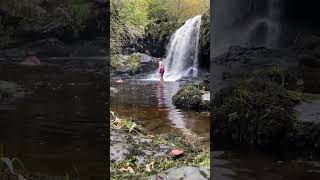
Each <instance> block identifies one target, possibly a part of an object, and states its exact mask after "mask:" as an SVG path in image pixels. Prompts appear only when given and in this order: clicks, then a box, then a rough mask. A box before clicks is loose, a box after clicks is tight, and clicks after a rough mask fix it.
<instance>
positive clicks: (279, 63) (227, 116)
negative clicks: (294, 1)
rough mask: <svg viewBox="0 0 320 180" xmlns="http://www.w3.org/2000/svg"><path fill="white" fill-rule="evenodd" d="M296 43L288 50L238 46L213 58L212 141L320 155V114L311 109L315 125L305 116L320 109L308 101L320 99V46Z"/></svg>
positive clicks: (307, 41) (305, 41)
mask: <svg viewBox="0 0 320 180" xmlns="http://www.w3.org/2000/svg"><path fill="white" fill-rule="evenodd" d="M297 41H299V42H300V43H296V45H294V46H292V47H290V48H285V49H267V48H244V47H240V46H234V47H231V48H230V49H229V51H228V52H226V53H225V54H223V55H221V56H219V57H216V58H214V61H213V66H214V67H213V77H214V78H213V79H212V86H211V88H212V90H213V92H214V94H213V98H212V100H213V103H212V109H211V111H212V116H211V118H212V124H214V126H212V128H213V131H212V132H213V134H214V135H213V136H212V137H214V138H215V139H214V140H213V141H216V142H220V143H222V144H223V143H227V142H228V143H229V142H232V143H233V144H234V143H235V144H246V145H254V146H258V147H263V148H268V149H269V148H271V149H273V148H279V147H287V148H288V147H290V148H291V150H294V151H296V150H297V151H299V152H303V150H305V149H308V150H311V151H316V152H320V151H319V146H318V142H319V135H318V133H317V132H319V128H318V127H319V122H318V121H316V120H315V119H317V114H319V110H315V108H312V110H310V111H312V112H309V115H310V113H311V114H313V117H312V119H313V120H312V122H310V118H307V117H308V116H306V112H305V109H306V107H313V106H314V104H317V103H316V101H317V100H316V99H310V98H306V96H310V95H308V94H309V93H312V94H314V95H313V96H316V94H320V91H319V85H320V82H318V78H317V75H319V72H320V71H319V66H318V64H319V63H318V58H319V56H318V55H317V48H318V47H320V43H319V42H320V41H319V40H318V38H317V37H313V38H310V39H307V38H303V39H301V40H297ZM307 102H309V104H308V103H307ZM297 107H299V108H297ZM318 109H319V108H318ZM217 144H219V143H217Z"/></svg>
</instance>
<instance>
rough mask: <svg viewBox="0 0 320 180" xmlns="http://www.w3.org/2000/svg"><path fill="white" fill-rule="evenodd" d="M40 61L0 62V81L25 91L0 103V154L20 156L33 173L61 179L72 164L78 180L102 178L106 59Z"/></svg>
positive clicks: (105, 105) (105, 110)
mask: <svg viewBox="0 0 320 180" xmlns="http://www.w3.org/2000/svg"><path fill="white" fill-rule="evenodd" d="M42 63H43V64H42V65H40V66H21V65H17V64H15V63H1V64H0V80H4V81H10V82H15V83H17V84H18V85H21V86H22V87H23V88H25V89H27V90H28V93H27V94H26V95H25V96H24V97H22V98H19V99H16V100H15V101H7V102H6V101H1V102H0V143H1V144H3V145H4V149H5V153H4V156H6V157H9V158H14V157H16V158H19V159H20V160H21V161H22V162H23V164H24V166H25V167H26V169H28V170H31V171H32V172H35V173H41V174H47V175H52V176H58V175H59V176H65V174H66V173H69V174H70V173H72V172H75V171H74V166H76V167H77V168H78V170H79V174H81V177H96V178H97V177H100V178H102V177H105V170H106V168H105V166H103V164H105V163H106V162H105V159H104V158H103V157H105V149H106V135H105V133H106V123H105V119H106V117H107V109H106V107H107V94H106V92H107V91H106V89H107V87H108V80H107V77H108V76H106V75H105V74H108V73H107V72H103V71H104V70H105V69H106V68H105V66H106V59H103V58H93V59H90V58H82V59H81V58H80V59H76V58H74V59H48V60H47V61H45V60H43V61H42ZM44 164H45V166H44ZM102 179H103V178H102Z"/></svg>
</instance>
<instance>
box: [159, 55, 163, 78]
mask: <svg viewBox="0 0 320 180" xmlns="http://www.w3.org/2000/svg"><path fill="white" fill-rule="evenodd" d="M158 61H159V71H160V81H161V82H163V74H164V64H163V62H162V60H161V59H160V58H158Z"/></svg>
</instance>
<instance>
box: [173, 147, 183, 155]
mask: <svg viewBox="0 0 320 180" xmlns="http://www.w3.org/2000/svg"><path fill="white" fill-rule="evenodd" d="M171 153H172V154H173V155H174V156H179V155H181V154H183V151H182V150H180V149H178V148H174V149H172V150H171Z"/></svg>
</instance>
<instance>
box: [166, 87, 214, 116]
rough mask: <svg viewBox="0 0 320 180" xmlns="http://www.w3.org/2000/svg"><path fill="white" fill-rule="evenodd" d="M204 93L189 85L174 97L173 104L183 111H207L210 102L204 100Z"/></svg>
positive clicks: (198, 88)
mask: <svg viewBox="0 0 320 180" xmlns="http://www.w3.org/2000/svg"><path fill="white" fill-rule="evenodd" d="M202 97H203V91H202V90H201V89H200V87H199V86H197V85H187V86H185V87H183V88H181V89H180V90H179V91H178V92H177V94H175V95H174V96H173V97H172V101H173V104H174V105H175V106H176V107H178V108H182V109H193V110H205V109H207V108H208V105H209V104H208V102H207V101H204V100H203V98H202Z"/></svg>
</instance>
